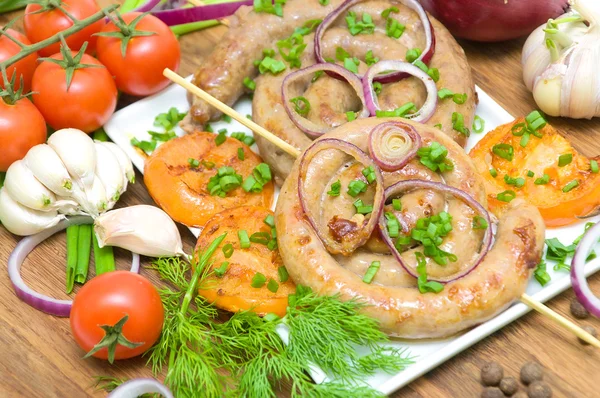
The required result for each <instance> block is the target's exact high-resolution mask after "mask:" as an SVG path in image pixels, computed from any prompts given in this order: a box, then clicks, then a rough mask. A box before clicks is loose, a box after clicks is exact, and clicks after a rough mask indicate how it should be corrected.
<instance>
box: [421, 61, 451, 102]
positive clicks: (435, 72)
mask: <svg viewBox="0 0 600 398" xmlns="http://www.w3.org/2000/svg"><path fill="white" fill-rule="evenodd" d="M427 75H429V77H431V78H432V79H433V81H434V82H436V83H437V82H438V80H440V71H439V69H438V68H429V70H428V71H427ZM455 102H456V101H455Z"/></svg>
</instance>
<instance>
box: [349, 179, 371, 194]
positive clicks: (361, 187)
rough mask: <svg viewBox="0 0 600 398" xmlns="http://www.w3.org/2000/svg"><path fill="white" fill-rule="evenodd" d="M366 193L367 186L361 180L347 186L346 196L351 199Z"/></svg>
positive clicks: (351, 182)
mask: <svg viewBox="0 0 600 398" xmlns="http://www.w3.org/2000/svg"><path fill="white" fill-rule="evenodd" d="M366 191H367V184H366V183H364V182H363V181H361V180H353V181H350V184H348V195H350V196H352V197H353V198H355V197H357V196H358V194H360V193H362V192H366Z"/></svg>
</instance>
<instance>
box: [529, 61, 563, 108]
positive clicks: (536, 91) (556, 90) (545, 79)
mask: <svg viewBox="0 0 600 398" xmlns="http://www.w3.org/2000/svg"><path fill="white" fill-rule="evenodd" d="M561 87H562V77H561V76H560V75H558V74H549V73H547V72H546V73H544V74H543V75H542V76H541V77H539V78H537V79H536V81H535V85H534V86H533V98H534V99H535V102H536V104H537V105H538V106H539V107H540V109H541V110H542V112H544V113H546V114H547V115H550V116H560V101H561V91H562V88H561Z"/></svg>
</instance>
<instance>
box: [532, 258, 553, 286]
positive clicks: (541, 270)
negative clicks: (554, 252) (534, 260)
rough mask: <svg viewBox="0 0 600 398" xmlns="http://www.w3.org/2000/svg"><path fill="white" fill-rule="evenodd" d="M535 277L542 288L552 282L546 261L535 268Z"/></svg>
mask: <svg viewBox="0 0 600 398" xmlns="http://www.w3.org/2000/svg"><path fill="white" fill-rule="evenodd" d="M533 275H534V276H535V279H536V280H537V281H538V282H539V283H540V285H542V286H545V285H546V284H547V283H548V282H550V280H551V278H550V275H549V274H548V272H547V271H546V262H545V261H544V260H542V261H540V263H539V264H538V265H537V266H536V267H535V271H533Z"/></svg>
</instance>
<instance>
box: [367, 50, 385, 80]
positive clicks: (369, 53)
mask: <svg viewBox="0 0 600 398" xmlns="http://www.w3.org/2000/svg"><path fill="white" fill-rule="evenodd" d="M377 62H379V58H377V57H376V56H374V55H373V50H369V51H367V53H366V54H365V63H366V64H367V65H368V66H371V65H374V64H376V63H377ZM380 84H381V83H380Z"/></svg>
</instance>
